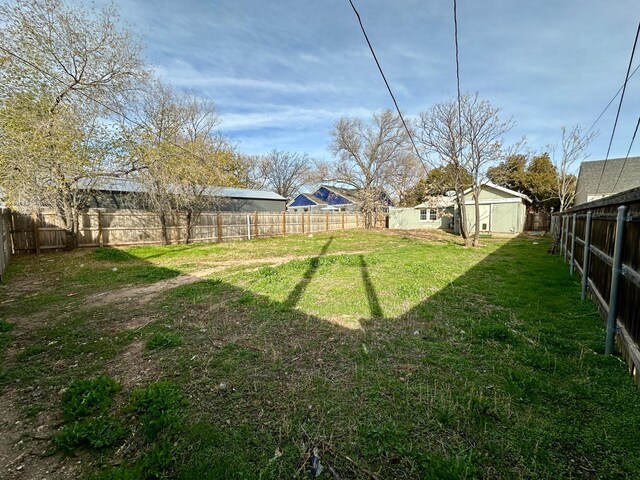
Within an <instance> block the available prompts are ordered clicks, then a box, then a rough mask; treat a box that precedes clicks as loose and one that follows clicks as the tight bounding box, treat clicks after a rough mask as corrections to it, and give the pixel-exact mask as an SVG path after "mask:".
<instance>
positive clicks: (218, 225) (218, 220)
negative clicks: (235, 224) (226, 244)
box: [216, 210, 222, 242]
mask: <svg viewBox="0 0 640 480" xmlns="http://www.w3.org/2000/svg"><path fill="white" fill-rule="evenodd" d="M216 230H217V232H216V233H217V234H218V235H217V237H218V238H217V241H218V242H221V241H222V214H221V213H220V211H219V210H218V211H217V212H216Z"/></svg>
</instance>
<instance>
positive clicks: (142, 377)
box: [107, 341, 159, 390]
mask: <svg viewBox="0 0 640 480" xmlns="http://www.w3.org/2000/svg"><path fill="white" fill-rule="evenodd" d="M144 350H145V346H144V342H143V341H138V342H134V343H132V344H130V345H128V346H127V347H125V349H124V350H123V351H122V352H121V353H120V354H119V355H117V356H116V357H115V358H114V359H113V360H111V361H110V362H109V365H108V366H107V372H108V374H109V375H111V376H112V377H113V378H114V379H116V380H117V381H118V382H120V383H121V384H122V386H123V387H124V388H125V389H127V390H129V389H131V388H135V387H139V386H141V385H145V384H147V383H150V382H151V381H152V379H153V378H155V377H157V376H158V371H159V370H158V368H157V366H156V364H155V363H154V362H153V361H152V360H151V359H150V358H145V356H144Z"/></svg>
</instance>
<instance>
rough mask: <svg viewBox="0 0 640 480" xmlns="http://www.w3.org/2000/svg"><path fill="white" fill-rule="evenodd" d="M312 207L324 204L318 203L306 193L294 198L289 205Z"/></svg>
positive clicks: (318, 201)
mask: <svg viewBox="0 0 640 480" xmlns="http://www.w3.org/2000/svg"><path fill="white" fill-rule="evenodd" d="M313 205H325V203H324V202H322V201H320V199H318V198H314V196H313V195H310V194H308V193H300V194H298V196H297V197H296V198H294V199H293V201H291V203H289V205H287V206H289V207H309V206H313Z"/></svg>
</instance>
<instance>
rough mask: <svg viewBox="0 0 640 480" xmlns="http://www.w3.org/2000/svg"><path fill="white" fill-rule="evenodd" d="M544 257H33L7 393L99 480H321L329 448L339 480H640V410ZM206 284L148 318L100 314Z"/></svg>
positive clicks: (139, 313) (576, 288) (156, 250)
mask: <svg viewBox="0 0 640 480" xmlns="http://www.w3.org/2000/svg"><path fill="white" fill-rule="evenodd" d="M535 241H536V242H537V244H534V242H533V241H532V240H530V239H526V238H520V239H514V240H499V239H484V246H483V247H481V248H478V249H470V248H465V247H462V246H460V245H459V244H458V243H456V242H455V241H454V239H453V238H451V237H446V236H443V237H442V238H441V241H438V242H425V241H422V240H419V239H414V238H409V237H402V236H397V235H387V234H381V233H376V232H350V233H349V232H347V233H336V234H321V235H314V236H313V237H307V236H304V237H303V236H298V237H294V236H291V237H286V238H279V239H265V240H257V241H254V242H235V243H224V244H215V245H188V246H183V245H179V246H171V247H137V248H130V249H126V250H116V249H96V250H93V251H82V252H74V253H72V254H52V255H42V256H40V257H39V259H40V260H38V261H36V260H34V259H35V257H27V256H24V257H16V258H14V262H13V264H11V265H10V267H9V268H10V272H9V273H10V276H9V278H10V284H9V286H8V287H4V288H7V293H8V292H9V291H10V288H11V285H12V284H13V285H20V282H21V281H26V280H27V279H28V280H29V281H32V280H34V279H36V280H41V282H40V283H39V284H38V285H39V288H38V290H37V291H25V292H24V293H22V294H20V295H19V296H7V301H6V302H5V303H0V305H2V307H0V308H2V318H6V322H9V323H10V324H14V325H15V326H14V327H13V329H11V330H10V331H6V330H8V329H5V331H0V343H2V342H4V343H3V344H4V345H9V344H11V345H12V348H11V352H13V353H11V352H10V351H9V350H8V349H7V348H8V347H5V348H4V350H0V352H2V353H0V355H2V356H3V366H2V370H1V371H0V388H3V389H4V391H5V392H9V391H10V392H13V395H16V396H17V398H18V399H21V400H22V401H23V402H24V403H25V404H33V409H25V412H24V418H23V419H22V421H23V422H25V423H26V424H33V425H34V426H37V425H40V423H39V422H42V421H43V420H41V419H42V418H45V419H49V420H47V421H49V422H51V424H52V425H50V426H55V428H56V429H57V433H56V434H55V435H54V440H53V441H54V445H55V446H57V448H59V449H61V450H63V451H64V452H77V451H79V450H81V449H84V450H86V451H87V453H86V455H85V456H84V457H83V465H85V466H84V467H83V468H84V470H83V473H84V474H86V475H88V476H90V477H91V478H96V479H107V478H110V479H116V478H118V479H124V478H129V479H140V478H181V479H190V478H198V479H206V478H238V479H240V478H263V479H280V478H304V477H305V476H306V472H307V471H308V466H309V465H308V463H309V462H308V458H309V453H310V451H312V450H313V448H317V449H318V451H319V453H320V456H321V462H322V464H323V465H324V466H325V468H328V467H331V468H333V469H335V471H336V472H338V474H339V476H340V478H356V479H368V478H372V474H373V475H375V476H377V477H378V478H398V479H402V478H405V479H413V478H429V479H430V478H434V479H436V478H437V479H447V478H456V479H457V478H468V479H473V478H478V479H479V478H504V479H511V478H543V479H544V478H547V479H556V478H582V477H588V478H603V479H604V478H637V477H640V460H639V459H638V458H637V455H635V453H636V452H638V451H640V433H639V432H638V429H637V425H638V424H639V422H640V394H639V392H638V390H637V388H636V387H635V385H634V384H633V381H632V380H631V379H630V377H629V376H628V374H627V372H626V368H625V366H624V364H623V363H622V362H621V361H620V359H619V358H617V357H605V356H604V355H603V345H604V328H603V323H602V320H601V319H600V317H599V315H598V313H597V311H596V309H595V307H594V305H593V304H592V303H591V302H580V285H579V283H578V281H577V279H576V278H571V277H569V275H568V272H567V268H566V266H564V265H563V264H562V262H561V259H560V258H558V257H556V256H550V255H548V254H547V253H546V250H547V248H548V242H547V241H546V240H544V239H543V240H540V239H538V238H537V239H536V240H535ZM114 268H116V269H117V270H116V271H115V272H114V271H113V269H114ZM209 268H214V270H212V273H210V274H209V276H205V277H204V278H202V279H200V280H197V279H196V280H197V281H192V282H190V283H186V284H182V285H180V286H175V287H173V288H171V289H167V290H164V291H162V293H161V294H160V295H157V296H155V297H153V298H151V299H150V301H149V302H146V303H138V302H132V301H129V300H127V298H128V297H127V296H125V297H124V300H121V301H115V302H112V303H110V304H95V305H93V304H92V303H91V302H90V301H86V300H85V299H87V298H92V297H91V295H96V294H100V293H101V292H104V291H105V290H112V289H115V288H123V289H124V290H123V291H125V292H129V291H131V289H133V288H135V287H136V286H139V285H148V284H153V283H156V282H160V281H162V280H165V279H168V278H173V277H175V276H177V275H180V274H186V275H191V274H193V273H195V272H197V271H198V270H200V269H209ZM56 279H57V280H56ZM68 291H74V292H77V293H78V295H77V296H76V297H66V292H68ZM0 293H1V292H0ZM96 298H100V297H96ZM23 319H25V320H23ZM1 325H2V324H0V326H1ZM0 330H2V329H1V328H0ZM3 338H4V340H3ZM64 388H67V390H66V391H64V393H62V394H60V391H61V389H64ZM34 391H35V392H39V397H38V402H37V403H33V402H31V401H30V398H31V395H32V392H34ZM31 410H33V413H30V412H31ZM43 415H44V416H43ZM124 447H126V448H124ZM121 448H122V450H121ZM119 451H121V452H124V453H118V452H119ZM33 461H37V460H33ZM327 475H329V476H327ZM325 478H331V476H330V474H325Z"/></svg>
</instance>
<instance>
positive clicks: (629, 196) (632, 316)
mask: <svg viewBox="0 0 640 480" xmlns="http://www.w3.org/2000/svg"><path fill="white" fill-rule="evenodd" d="M552 232H553V234H554V238H556V239H558V238H560V239H561V240H560V242H559V245H560V253H561V254H562V255H563V256H564V259H565V261H567V262H569V263H570V266H571V270H572V271H573V270H574V268H575V269H576V270H578V271H579V272H580V275H581V276H582V286H583V298H584V297H585V295H586V293H587V291H588V292H589V293H590V294H591V296H592V297H593V298H594V299H595V301H596V302H597V303H598V306H599V307H600V310H601V312H603V314H604V315H605V316H606V317H607V318H608V323H609V326H608V332H609V336H610V337H611V340H610V341H609V342H607V351H609V350H610V348H611V345H612V339H613V335H614V334H617V335H616V340H617V343H618V345H619V346H620V349H621V351H622V353H623V355H624V357H625V359H626V360H627V363H628V365H629V370H630V372H631V373H632V374H633V375H634V377H635V379H636V381H637V382H640V376H639V372H640V355H638V346H639V345H640V188H635V189H632V190H628V191H626V192H622V193H620V194H617V195H613V196H611V197H608V198H605V199H601V200H597V201H594V202H590V203H586V204H583V205H579V206H576V207H574V208H572V209H569V210H566V211H564V212H560V213H559V214H556V215H554V218H553V220H552ZM619 232H620V238H618V235H619ZM618 240H619V241H618ZM616 244H618V246H619V254H620V255H619V258H616Z"/></svg>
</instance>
